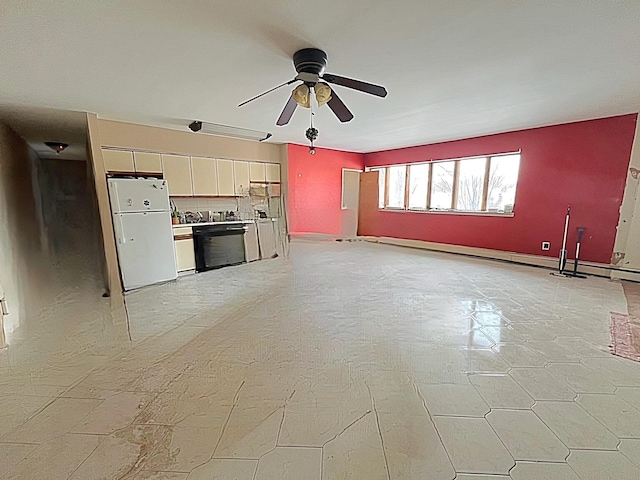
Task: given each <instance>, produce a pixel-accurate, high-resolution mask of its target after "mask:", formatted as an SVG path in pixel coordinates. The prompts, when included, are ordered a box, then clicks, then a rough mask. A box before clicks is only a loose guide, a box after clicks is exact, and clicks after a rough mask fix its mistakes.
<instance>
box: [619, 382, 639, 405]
mask: <svg viewBox="0 0 640 480" xmlns="http://www.w3.org/2000/svg"><path fill="white" fill-rule="evenodd" d="M616 397H620V398H622V399H623V400H624V401H625V402H627V403H628V404H629V405H631V406H632V407H635V408H636V409H638V410H640V387H618V388H617V389H616Z"/></svg>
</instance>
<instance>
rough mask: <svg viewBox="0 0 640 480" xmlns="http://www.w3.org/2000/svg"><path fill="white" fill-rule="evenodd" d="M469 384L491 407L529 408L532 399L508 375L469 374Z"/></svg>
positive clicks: (532, 401) (531, 404)
mask: <svg viewBox="0 0 640 480" xmlns="http://www.w3.org/2000/svg"><path fill="white" fill-rule="evenodd" d="M469 380H470V381H471V384H472V385H473V386H474V387H475V388H476V390H477V391H478V393H479V394H480V395H481V396H482V398H484V401H485V402H487V404H488V405H489V407H491V408H510V409H520V408H524V409H529V408H531V407H532V406H533V403H534V400H533V399H532V398H531V397H530V396H529V395H528V394H527V392H525V391H524V390H523V389H522V387H520V385H518V384H517V383H516V382H515V380H513V378H511V377H510V376H509V375H506V374H501V375H471V376H470V377H469Z"/></svg>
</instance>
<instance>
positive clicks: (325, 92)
mask: <svg viewBox="0 0 640 480" xmlns="http://www.w3.org/2000/svg"><path fill="white" fill-rule="evenodd" d="M293 65H294V66H295V69H296V72H298V74H297V75H296V77H295V78H293V79H292V80H289V81H288V82H285V83H283V84H282V85H278V86H277V87H274V88H272V89H270V90H267V91H266V92H264V93H261V94H260V95H256V96H255V97H253V98H250V99H249V100H247V101H245V102H242V103H241V104H240V105H238V107H242V106H243V105H246V104H247V103H249V102H252V101H254V100H256V99H258V98H260V97H262V96H263V95H266V94H267V93H271V92H273V91H274V90H277V89H279V88H281V87H284V86H286V85H291V84H292V83H295V82H302V83H301V84H300V85H298V86H297V87H296V88H295V89H294V90H293V91H292V92H291V96H290V97H289V101H287V104H286V105H285V106H284V110H282V113H281V114H280V117H279V118H278V121H277V122H276V125H279V126H283V125H286V124H287V123H289V120H291V117H292V116H293V113H294V112H295V111H296V107H297V106H298V105H300V106H301V107H305V108H310V107H311V93H312V91H313V92H314V93H315V95H316V101H317V102H318V106H320V107H321V106H322V105H324V104H327V105H328V106H329V108H330V109H331V111H333V113H335V115H336V117H338V119H339V120H340V121H341V122H343V123H344V122H348V121H350V120H351V119H352V118H353V114H352V113H351V111H349V109H348V108H347V106H346V105H345V104H344V103H343V102H342V100H340V97H339V96H338V94H337V93H336V92H335V90H333V89H332V88H331V87H330V86H329V85H327V83H332V84H334V85H340V86H342V87H347V88H351V89H353V90H358V91H360V92H364V93H369V94H371V95H375V96H377V97H386V96H387V90H386V89H385V88H384V87H381V86H380V85H374V84H372V83H367V82H362V81H360V80H354V79H352V78H347V77H341V76H339V75H333V74H331V73H324V69H325V67H326V66H327V54H326V53H325V52H324V51H322V50H319V49H317V48H303V49H302V50H298V51H297V52H296V53H294V54H293ZM321 80H323V81H321ZM307 138H308V137H307ZM312 142H313V140H312Z"/></svg>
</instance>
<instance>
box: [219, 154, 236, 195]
mask: <svg viewBox="0 0 640 480" xmlns="http://www.w3.org/2000/svg"><path fill="white" fill-rule="evenodd" d="M217 162H218V195H220V196H225V197H233V196H234V195H235V194H236V192H235V182H234V179H233V160H217Z"/></svg>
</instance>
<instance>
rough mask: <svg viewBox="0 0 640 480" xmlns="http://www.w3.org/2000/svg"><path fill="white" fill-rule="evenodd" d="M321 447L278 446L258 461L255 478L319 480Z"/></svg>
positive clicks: (257, 479)
mask: <svg viewBox="0 0 640 480" xmlns="http://www.w3.org/2000/svg"><path fill="white" fill-rule="evenodd" d="M321 472H322V449H321V448H297V447H278V448H276V449H275V450H272V451H271V452H269V453H267V454H266V455H264V456H263V457H262V458H261V459H260V461H259V462H258V470H257V471H256V475H255V480H271V479H276V478H277V479H278V480H280V479H281V480H320V476H321Z"/></svg>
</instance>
